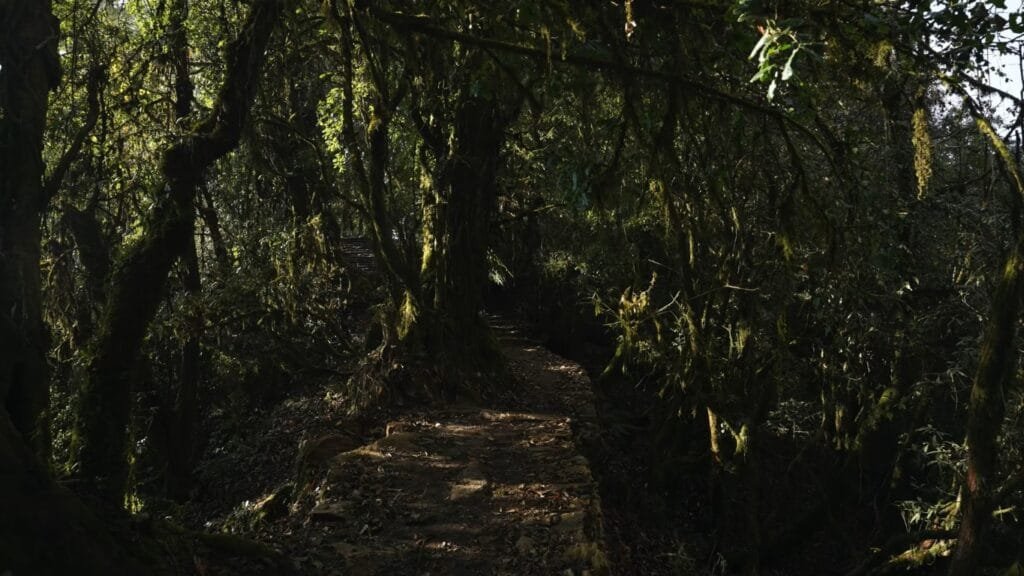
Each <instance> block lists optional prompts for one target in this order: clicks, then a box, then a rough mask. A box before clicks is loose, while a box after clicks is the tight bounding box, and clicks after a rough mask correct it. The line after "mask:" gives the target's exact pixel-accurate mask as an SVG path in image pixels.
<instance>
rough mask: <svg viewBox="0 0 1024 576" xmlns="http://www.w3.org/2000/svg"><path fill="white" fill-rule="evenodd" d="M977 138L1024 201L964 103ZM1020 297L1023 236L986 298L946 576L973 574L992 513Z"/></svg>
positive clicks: (1010, 161) (993, 136)
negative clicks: (955, 528) (985, 143)
mask: <svg viewBox="0 0 1024 576" xmlns="http://www.w3.org/2000/svg"><path fill="white" fill-rule="evenodd" d="M967 102H968V104H969V106H970V109H971V112H972V115H973V116H974V117H975V120H976V121H977V123H978V127H979V128H980V130H981V132H982V134H983V135H984V136H985V137H986V138H988V139H989V141H990V142H991V144H992V146H993V148H995V150H996V152H997V154H998V155H999V157H1000V159H1001V160H1002V162H1003V165H1004V166H1005V168H1006V173H1007V175H1008V176H1009V178H1008V179H1009V180H1010V185H1011V188H1012V189H1013V191H1014V192H1015V194H1016V195H1017V197H1018V198H1024V176H1022V175H1021V172H1020V167H1019V165H1018V163H1017V161H1016V159H1015V158H1014V157H1013V156H1012V155H1011V153H1010V151H1009V148H1008V147H1007V146H1006V143H1005V142H1003V141H1002V139H1001V138H1000V137H999V135H998V134H997V133H996V131H995V130H994V129H993V127H992V125H991V123H989V121H988V120H987V119H985V117H984V116H982V115H981V113H980V112H979V110H978V109H977V107H976V106H975V105H974V103H973V101H971V100H970V99H967ZM1021 298H1024V238H1018V239H1017V241H1016V243H1015V244H1014V246H1013V249H1012V250H1011V251H1010V254H1009V256H1008V257H1007V259H1006V263H1005V264H1004V265H1003V270H1002V275H1001V276H1000V278H999V282H998V284H996V289H995V293H994V294H993V296H992V306H991V310H990V311H989V316H988V323H987V325H986V327H985V337H984V340H983V341H982V345H981V354H980V355H979V358H978V368H977V371H976V372H975V374H974V381H973V383H972V385H971V398H970V404H969V406H968V411H967V477H966V478H965V480H964V486H963V488H962V489H961V495H962V500H961V505H960V529H959V536H958V539H957V546H956V551H955V552H954V554H953V561H952V563H951V564H950V567H949V575H950V576H970V575H973V574H976V573H978V563H979V559H980V557H981V554H982V545H983V542H984V536H985V532H986V530H987V529H988V525H989V524H990V523H991V520H992V511H993V510H994V509H995V506H996V504H997V502H996V492H997V490H996V489H997V483H998V481H999V452H1000V449H1001V448H1000V445H999V433H1000V431H1001V430H1002V427H1003V417H1004V416H1005V413H1006V398H1005V396H1004V390H1005V388H1006V386H1007V385H1008V384H1009V383H1010V382H1011V381H1012V380H1013V378H1014V377H1015V374H1014V372H1015V370H1016V366H1017V342H1016V338H1017V325H1018V323H1019V322H1020V309H1021Z"/></svg>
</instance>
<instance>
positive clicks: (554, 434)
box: [309, 326, 609, 576]
mask: <svg viewBox="0 0 1024 576" xmlns="http://www.w3.org/2000/svg"><path fill="white" fill-rule="evenodd" d="M497 329H498V332H499V334H500V335H501V342H502V346H503V349H504V352H505V354H506V357H507V358H508V362H509V367H510V369H511V371H512V372H513V374H514V375H515V376H516V377H517V379H518V380H519V381H520V383H521V384H520V389H519V390H517V391H516V394H515V398H516V401H515V404H512V405H507V406H504V407H471V406H464V407H452V408H448V409H444V410H441V411H436V410H424V411H419V412H415V411H414V412H410V413H408V414H406V415H404V416H402V417H401V418H400V419H398V420H395V421H393V422H390V423H389V424H388V426H387V431H386V436H385V437H383V438H381V439H379V440H377V441H375V442H373V443H370V444H368V445H365V446H362V447H359V448H357V449H355V450H351V451H348V452H343V453H340V454H338V455H336V456H334V457H333V458H331V459H330V461H329V466H328V469H329V472H328V474H327V481H326V482H325V483H323V484H322V486H321V488H320V489H319V491H318V493H317V494H316V501H317V504H316V505H315V507H314V508H313V509H312V511H311V512H310V515H309V522H310V524H317V525H319V527H320V528H321V530H318V533H319V534H322V539H320V540H319V542H318V543H316V545H319V546H321V547H329V548H330V549H331V550H332V555H336V560H337V561H336V562H330V563H329V564H327V565H331V566H338V567H339V570H340V571H339V572H338V573H339V574H351V575H354V576H364V575H384V574H387V575H404V574H410V575H411V574H415V575H418V576H426V575H513V574H514V575H529V574H545V575H547V574H558V575H564V576H569V575H576V576H583V575H588V574H589V575H595V576H596V575H599V574H607V573H608V572H609V568H608V566H607V561H606V559H605V554H604V548H603V529H602V520H601V512H600V510H601V508H600V502H599V496H598V492H597V485H596V483H595V481H594V478H593V476H592V475H591V471H590V468H589V466H588V463H587V461H586V459H585V458H584V457H583V456H581V455H580V453H579V450H578V449H577V445H576V442H577V441H578V437H579V435H580V433H581V431H585V430H586V429H587V427H588V425H589V423H590V422H591V421H592V419H593V415H594V407H593V406H594V403H593V398H592V393H591V388H590V383H589V381H588V380H587V376H586V374H585V373H584V371H583V370H582V368H580V367H579V366H578V365H576V364H574V363H572V362H569V361H568V360H565V359H563V358H560V357H558V356H556V355H554V354H552V353H550V352H548V351H546V350H544V349H543V348H541V347H540V346H538V345H536V344H534V343H531V342H529V341H528V340H525V339H522V338H520V337H519V336H518V335H516V333H515V331H514V330H513V329H511V328H510V327H507V326H505V327H502V326H497ZM527 406H529V407H530V408H529V409H526V407H527ZM320 557H321V558H323V556H322V555H321V556H320Z"/></svg>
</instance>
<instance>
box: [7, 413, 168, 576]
mask: <svg viewBox="0 0 1024 576" xmlns="http://www.w3.org/2000/svg"><path fill="white" fill-rule="evenodd" d="M0 510H3V513H2V514H0V573H3V574H76V575H81V576H91V575H96V576H100V575H107V574H164V573H166V570H163V569H162V567H161V566H160V560H159V559H158V558H147V559H146V560H140V557H139V556H138V554H137V550H134V549H132V550H129V548H128V547H127V546H126V545H125V543H124V540H123V539H118V538H117V537H115V535H114V533H113V532H112V531H111V530H110V528H109V526H108V525H107V524H105V523H104V522H101V521H100V520H99V519H98V518H97V517H96V516H95V515H94V514H93V513H92V512H90V511H89V509H88V508H86V507H85V506H83V505H82V503H81V502H79V501H78V500H77V499H76V498H75V497H74V495H73V494H71V493H70V492H68V491H67V490H65V489H63V488H61V487H60V486H58V485H57V484H55V483H54V482H53V480H51V479H50V477H49V474H48V472H47V470H46V466H45V465H44V464H43V463H42V462H41V461H39V460H38V459H37V458H36V457H35V456H34V455H33V454H31V453H30V452H29V450H28V449H27V447H26V446H25V443H24V442H23V440H22V438H21V437H20V434H19V432H18V431H17V430H15V429H14V426H13V425H12V423H11V421H10V420H9V419H8V417H7V414H5V413H4V412H3V411H0ZM133 540H134V541H135V542H136V543H138V542H139V541H140V540H141V539H140V538H139V537H138V535H135V536H133Z"/></svg>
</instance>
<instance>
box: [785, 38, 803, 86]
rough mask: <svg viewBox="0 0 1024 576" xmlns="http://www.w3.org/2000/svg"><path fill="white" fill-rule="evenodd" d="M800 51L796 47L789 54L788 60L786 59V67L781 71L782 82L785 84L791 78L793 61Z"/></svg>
mask: <svg viewBox="0 0 1024 576" xmlns="http://www.w3.org/2000/svg"><path fill="white" fill-rule="evenodd" d="M799 51H800V47H799V46H797V47H796V48H795V49H793V51H792V52H790V53H789V58H787V59H786V66H785V67H784V68H783V69H782V81H783V82H785V81H786V80H789V79H790V78H792V77H793V59H794V58H796V54H797V52H799Z"/></svg>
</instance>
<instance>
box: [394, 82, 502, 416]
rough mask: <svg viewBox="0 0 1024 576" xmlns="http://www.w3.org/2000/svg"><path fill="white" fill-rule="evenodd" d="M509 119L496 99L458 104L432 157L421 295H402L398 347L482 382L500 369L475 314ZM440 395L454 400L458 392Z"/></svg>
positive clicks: (483, 284)
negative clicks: (447, 131)
mask: <svg viewBox="0 0 1024 576" xmlns="http://www.w3.org/2000/svg"><path fill="white" fill-rule="evenodd" d="M514 114H515V112H514V107H508V106H503V105H502V103H501V102H499V101H497V100H495V99H488V98H480V97H476V96H469V95H466V96H463V97H461V98H460V99H459V100H458V102H457V104H456V110H455V113H454V115H453V121H452V127H451V133H452V138H451V140H450V141H448V142H445V143H444V144H443V145H441V144H438V145H437V146H436V147H435V148H434V150H433V154H432V155H433V158H434V163H433V165H432V166H431V167H430V168H431V171H432V172H433V175H432V178H431V186H430V187H429V189H427V190H425V191H424V199H423V206H424V214H423V229H422V233H421V243H422V260H421V263H420V271H419V272H420V273H419V280H420V282H419V285H418V288H419V290H418V294H417V293H416V292H413V291H407V293H406V301H405V305H404V306H403V308H402V311H401V314H400V315H399V317H398V319H397V321H398V325H397V326H396V332H397V333H398V335H399V339H400V341H401V342H402V343H404V344H406V345H408V346H411V347H412V348H413V349H415V350H420V351H422V352H424V353H426V354H427V355H428V356H429V357H431V358H433V359H435V360H438V361H440V362H441V363H442V368H443V371H444V372H446V373H448V372H450V373H451V376H461V377H473V376H475V375H477V373H480V374H484V373H486V372H487V371H488V370H489V369H490V368H492V367H493V366H494V364H495V362H496V361H497V355H496V352H495V350H494V347H493V344H492V343H491V339H490V336H489V333H488V331H487V325H486V323H485V322H484V321H483V319H482V318H481V316H480V312H481V310H482V309H483V297H484V290H485V288H486V283H487V274H488V263H487V250H488V246H489V244H490V229H491V224H492V218H493V215H494V210H495V202H496V200H497V195H498V192H497V172H498V165H499V161H500V154H501V147H502V145H503V143H504V139H505V133H506V130H507V128H508V124H509V123H510V122H511V120H512V119H513V117H514ZM449 147H450V148H449ZM452 384H453V383H452V382H446V383H444V385H445V386H451V385H452ZM440 392H442V394H443V395H445V396H451V395H454V394H456V393H457V390H455V389H454V388H450V389H444V390H441V391H440Z"/></svg>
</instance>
